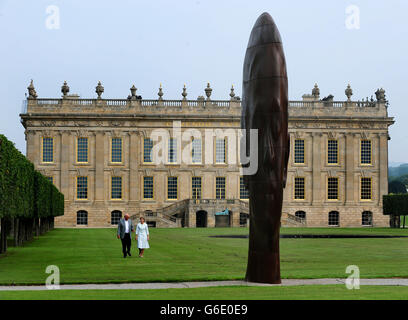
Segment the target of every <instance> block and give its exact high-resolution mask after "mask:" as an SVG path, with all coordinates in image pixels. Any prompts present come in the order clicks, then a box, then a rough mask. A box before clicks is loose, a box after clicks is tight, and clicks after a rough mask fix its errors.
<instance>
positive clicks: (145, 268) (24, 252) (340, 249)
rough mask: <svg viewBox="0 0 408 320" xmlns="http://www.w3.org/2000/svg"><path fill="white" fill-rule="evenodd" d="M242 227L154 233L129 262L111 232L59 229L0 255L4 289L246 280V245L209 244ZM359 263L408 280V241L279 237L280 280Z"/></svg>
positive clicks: (374, 272)
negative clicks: (51, 270)
mask: <svg viewBox="0 0 408 320" xmlns="http://www.w3.org/2000/svg"><path fill="white" fill-rule="evenodd" d="M282 232H283V233H320V234H328V233H342V234H350V233H355V234H393V235H408V229H405V230H402V229H385V228H384V229H372V228H369V229H339V228H331V229H327V228H321V229H315V228H314V229H297V228H292V229H289V228H285V229H282ZM247 233H248V229H245V228H225V229H220V228H211V229H201V228H199V229H153V228H151V241H150V245H151V249H149V250H146V253H145V257H144V258H143V259H140V258H138V257H137V252H136V251H137V250H136V247H135V242H134V241H133V256H132V257H131V258H126V259H124V258H123V257H122V254H121V244H120V240H118V239H116V231H115V230H114V229H56V230H53V231H51V232H49V233H48V234H46V235H44V236H42V237H40V238H39V239H36V240H34V241H33V242H31V243H28V244H26V245H25V246H24V247H20V248H13V247H11V248H9V251H8V253H7V255H6V256H4V255H3V256H0V284H44V282H45V279H46V278H47V277H48V274H46V273H45V269H46V267H47V266H48V265H57V266H58V267H59V268H60V271H61V283H108V282H112V283H117V282H158V281H191V280H233V279H243V277H244V275H245V270H246V260H247V250H248V249H247V246H248V245H247V244H248V240H247V239H220V238H209V236H210V235H220V234H247ZM348 265H358V266H359V267H360V272H361V277H362V278H377V277H379V278H381V277H383V278H387V277H408V238H406V239H404V238H400V239H281V270H282V277H283V278H325V277H328V278H333V277H342V278H345V277H346V274H345V269H346V267H347V266H348Z"/></svg>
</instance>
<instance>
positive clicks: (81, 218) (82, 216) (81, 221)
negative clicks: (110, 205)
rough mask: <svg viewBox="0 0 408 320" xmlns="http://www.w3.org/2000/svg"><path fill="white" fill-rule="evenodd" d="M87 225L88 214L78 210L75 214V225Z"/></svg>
mask: <svg viewBox="0 0 408 320" xmlns="http://www.w3.org/2000/svg"><path fill="white" fill-rule="evenodd" d="M87 224H88V212H86V211H84V210H80V211H78V212H77V225H87Z"/></svg>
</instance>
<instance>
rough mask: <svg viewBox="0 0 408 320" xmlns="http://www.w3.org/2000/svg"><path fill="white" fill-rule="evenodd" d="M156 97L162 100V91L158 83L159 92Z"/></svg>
mask: <svg viewBox="0 0 408 320" xmlns="http://www.w3.org/2000/svg"><path fill="white" fill-rule="evenodd" d="M157 95H158V96H159V100H163V90H162V84H161V83H160V87H159V92H158V93H157Z"/></svg>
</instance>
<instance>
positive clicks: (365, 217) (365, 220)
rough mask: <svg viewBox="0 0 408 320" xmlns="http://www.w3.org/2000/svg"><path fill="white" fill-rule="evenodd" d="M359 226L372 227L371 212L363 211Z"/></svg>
mask: <svg viewBox="0 0 408 320" xmlns="http://www.w3.org/2000/svg"><path fill="white" fill-rule="evenodd" d="M361 224H362V225H363V226H372V225H373V213H372V212H371V211H364V212H363V213H362V215H361Z"/></svg>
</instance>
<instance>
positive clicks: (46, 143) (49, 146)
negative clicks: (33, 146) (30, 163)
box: [42, 138, 54, 162]
mask: <svg viewBox="0 0 408 320" xmlns="http://www.w3.org/2000/svg"><path fill="white" fill-rule="evenodd" d="M42 162H54V139H53V138H43V140H42Z"/></svg>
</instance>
